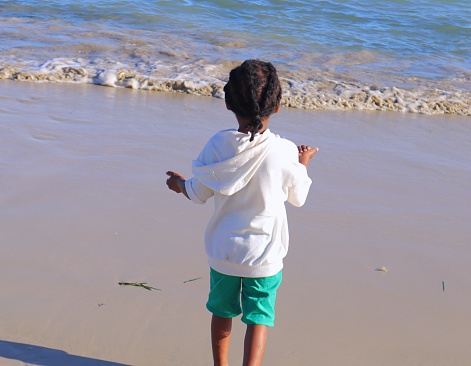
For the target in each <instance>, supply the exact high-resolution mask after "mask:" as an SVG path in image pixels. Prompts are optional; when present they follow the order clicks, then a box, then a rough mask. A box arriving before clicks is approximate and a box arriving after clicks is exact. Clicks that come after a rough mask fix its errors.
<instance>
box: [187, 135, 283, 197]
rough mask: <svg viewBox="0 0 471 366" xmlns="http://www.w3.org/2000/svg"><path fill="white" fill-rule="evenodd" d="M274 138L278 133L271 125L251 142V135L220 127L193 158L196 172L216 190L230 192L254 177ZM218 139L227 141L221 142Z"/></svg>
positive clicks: (201, 180)
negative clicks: (219, 130) (273, 130)
mask: <svg viewBox="0 0 471 366" xmlns="http://www.w3.org/2000/svg"><path fill="white" fill-rule="evenodd" d="M227 135H230V136H227ZM275 139H276V135H274V134H273V133H271V132H270V130H269V129H266V130H265V131H264V133H263V134H257V135H255V137H254V140H253V141H252V142H250V141H249V140H250V135H247V134H243V133H241V132H237V131H235V130H226V131H221V132H220V133H219V134H217V135H215V136H214V138H212V139H211V140H210V142H208V144H207V145H206V146H205V148H204V149H203V151H202V152H201V154H200V156H199V157H198V159H197V160H194V161H193V176H194V177H195V178H196V179H198V180H199V181H200V182H201V183H203V184H204V185H206V186H208V187H209V188H211V189H212V190H213V191H215V192H219V193H221V194H223V195H227V196H230V195H232V194H234V193H236V192H238V191H240V190H241V189H242V188H244V187H245V186H246V185H247V183H248V182H249V181H250V179H252V177H253V175H254V174H255V173H256V172H257V170H258V168H259V167H260V164H262V162H263V160H264V159H265V157H266V156H267V154H268V151H269V150H270V148H271V146H272V145H273V142H274V140H275ZM218 141H225V143H224V144H223V145H222V146H221V144H218ZM209 151H219V154H217V155H219V156H214V154H213V155H209V153H207V152H209ZM207 155H208V156H207ZM221 157H223V159H222V160H220V159H221Z"/></svg>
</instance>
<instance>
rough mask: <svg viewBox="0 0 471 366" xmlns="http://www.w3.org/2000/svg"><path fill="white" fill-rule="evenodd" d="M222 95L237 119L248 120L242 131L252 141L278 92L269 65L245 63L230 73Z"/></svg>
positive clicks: (271, 109)
mask: <svg viewBox="0 0 471 366" xmlns="http://www.w3.org/2000/svg"><path fill="white" fill-rule="evenodd" d="M224 92H225V94H226V97H225V98H226V103H227V104H229V106H230V108H231V110H232V111H233V112H234V113H235V114H236V115H237V116H239V117H242V118H249V119H250V121H249V122H248V123H247V125H246V126H245V127H246V128H248V130H249V131H250V133H251V137H250V141H253V138H254V136H255V134H256V133H257V132H258V131H259V130H260V129H261V128H262V127H263V124H262V118H263V117H268V116H270V115H271V114H272V113H273V111H274V110H275V108H276V107H277V106H278V105H279V104H280V100H281V92H282V91H281V85H280V81H279V79H278V75H277V73H276V69H275V67H274V66H273V65H272V64H271V63H270V62H264V61H260V60H246V61H244V62H243V63H242V64H241V65H240V66H238V67H236V68H234V69H233V70H232V71H231V72H230V74H229V81H228V82H227V84H226V85H225V86H224Z"/></svg>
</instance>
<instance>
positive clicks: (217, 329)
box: [211, 314, 232, 366]
mask: <svg viewBox="0 0 471 366" xmlns="http://www.w3.org/2000/svg"><path fill="white" fill-rule="evenodd" d="M231 330H232V319H231V318H221V317H219V316H217V315H214V314H213V318H212V320H211V343H212V347H213V360H214V366H228V365H229V364H228V361H227V355H228V353H229V343H230V341H231Z"/></svg>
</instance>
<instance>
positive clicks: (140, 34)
mask: <svg viewBox="0 0 471 366" xmlns="http://www.w3.org/2000/svg"><path fill="white" fill-rule="evenodd" d="M470 46H471V2H470V1H469V0H455V1H453V0H448V1H446V0H418V1H407V0H383V1H375V0H365V1H358V0H352V1H348V2H346V1H340V0H336V1H334V0H331V1H279V0H259V1H230V0H202V1H190V0H187V1H155V0H154V1H105V0H101V1H34V0H32V1H15V0H11V1H0V69H2V68H3V71H1V70H0V77H3V78H17V79H20V80H21V79H27V80H31V81H44V80H46V81H76V82H91V83H95V84H102V85H108V86H124V87H132V88H140V89H157V90H164V89H171V90H174V91H175V90H176V91H185V92H192V93H195V94H212V95H214V96H216V97H222V94H221V93H222V92H221V89H220V87H219V86H220V84H221V83H224V81H225V78H226V77H227V73H228V71H229V70H230V68H231V67H233V66H234V65H235V64H237V63H239V62H240V61H241V60H244V59H246V58H261V59H266V60H270V61H272V62H273V63H274V64H275V65H276V66H277V68H278V70H279V71H280V75H281V76H282V77H283V78H284V83H285V85H284V89H285V97H286V103H287V104H292V105H294V106H302V107H304V108H320V107H326V108H330V107H332V108H334V107H335V108H360V109H362V108H363V109H371V108H369V107H367V105H366V104H365V103H363V102H365V101H362V100H361V99H362V98H366V99H370V102H371V98H372V97H374V96H376V97H378V98H380V100H381V102H378V103H375V102H373V104H371V103H370V104H371V107H374V105H376V107H379V108H377V109H384V108H383V105H384V104H385V101H387V100H388V97H390V98H389V99H391V98H393V99H394V101H390V102H391V103H392V104H394V103H396V101H398V102H397V103H396V104H397V105H395V106H393V107H394V108H392V107H391V103H389V107H388V108H389V109H395V110H408V111H412V112H414V111H419V112H424V113H429V112H430V113H433V111H437V112H439V113H442V112H445V113H450V111H447V110H446V108H444V109H442V108H441V107H440V108H438V107H437V105H441V104H439V102H446V103H451V102H450V101H452V102H459V103H461V107H460V106H458V107H457V105H456V104H455V105H454V106H453V108H454V109H453V108H452V109H453V111H451V113H459V114H467V112H469V104H470V93H471V51H470V48H471V47H470ZM64 70H65V71H64ZM365 88H366V89H365ZM398 90H399V91H400V93H399V94H398V92H397V91H398ZM365 93H366V94H365ZM388 93H389V94H388ZM398 96H399V98H398ZM289 98H291V99H289ZM373 99H374V98H373ZM290 100H291V102H290ZM332 100H333V104H332V103H331V104H329V101H332ZM343 100H345V101H347V103H343V104H342V101H343ZM391 100H392V99H391ZM421 103H428V106H429V107H430V108H428V107H427V108H428V109H430V111H428V110H426V109H427V108H425V106H423V105H422V107H420V105H421ZM433 103H435V104H433ZM437 103H438V104H437ZM386 104H387V103H386ZM447 106H448V107H450V105H449V104H447ZM376 107H375V108H376ZM396 107H397V108H396ZM385 108H386V107H385ZM388 108H386V109H388ZM455 109H456V110H455ZM463 110H464V111H465V112H466V113H462V112H463Z"/></svg>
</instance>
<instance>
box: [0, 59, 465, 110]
mask: <svg viewBox="0 0 471 366" xmlns="http://www.w3.org/2000/svg"><path fill="white" fill-rule="evenodd" d="M2 79H11V80H18V81H29V82H51V83H53V82H71V83H90V84H95V85H102V86H108V87H122V88H132V89H142V90H155V91H164V92H178V93H186V94H194V95H202V96H212V97H216V98H221V99H222V98H224V91H223V87H224V82H223V81H220V82H213V83H209V82H204V81H201V82H195V81H192V80H185V79H179V80H175V79H169V78H165V77H162V78H154V77H149V76H145V75H141V74H137V73H135V72H134V71H133V70H129V69H126V68H120V69H117V70H99V71H96V72H89V71H87V70H86V69H85V68H83V67H79V66H75V65H66V66H56V67H53V68H47V67H43V68H41V69H40V70H35V71H22V70H20V69H18V68H15V67H3V68H0V80H2ZM280 79H281V82H282V87H283V90H284V93H283V98H282V105H284V106H287V107H292V108H302V109H313V110H315V109H326V110H352V109H356V110H378V111H399V112H411V113H421V114H429V115H433V114H455V115H462V116H471V93H466V92H459V91H458V92H456V93H453V92H449V91H442V90H438V89H437V90H415V91H414V92H411V91H407V90H403V89H399V88H396V87H384V88H381V87H377V86H364V85H356V84H353V83H347V82H341V81H340V82H339V81H332V80H323V81H316V82H312V81H309V82H295V81H294V80H291V79H287V78H282V77H280Z"/></svg>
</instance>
